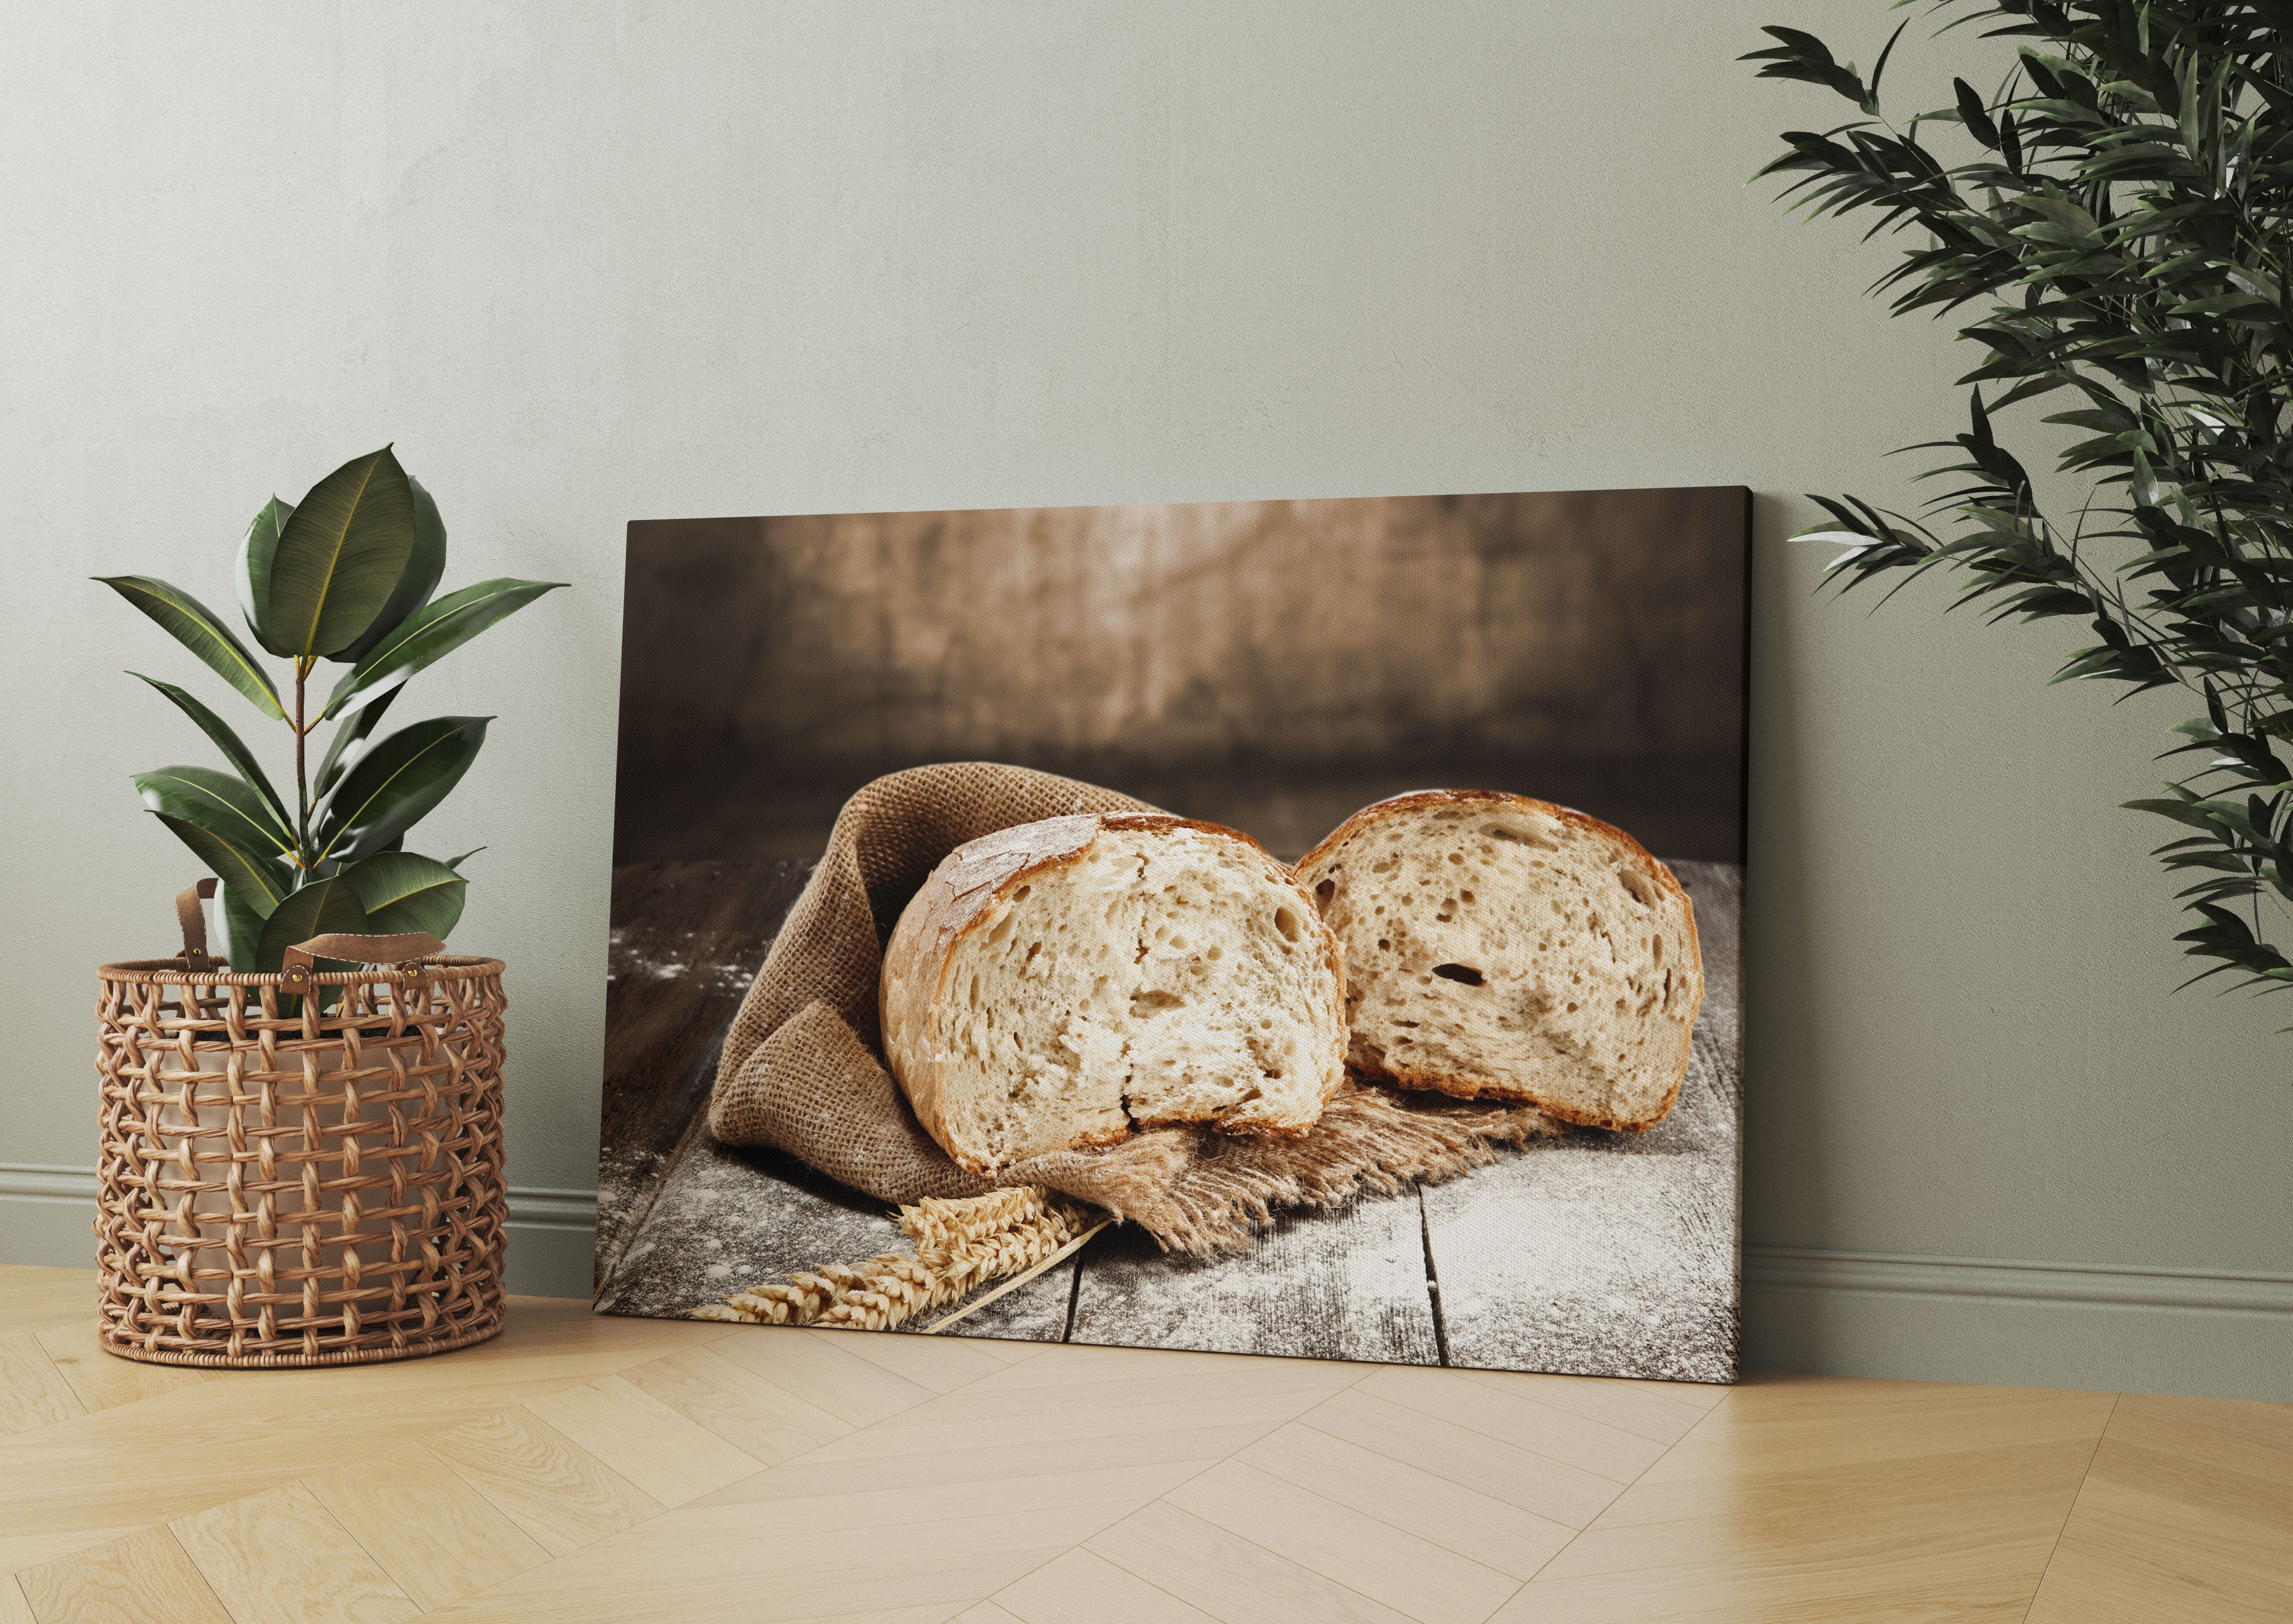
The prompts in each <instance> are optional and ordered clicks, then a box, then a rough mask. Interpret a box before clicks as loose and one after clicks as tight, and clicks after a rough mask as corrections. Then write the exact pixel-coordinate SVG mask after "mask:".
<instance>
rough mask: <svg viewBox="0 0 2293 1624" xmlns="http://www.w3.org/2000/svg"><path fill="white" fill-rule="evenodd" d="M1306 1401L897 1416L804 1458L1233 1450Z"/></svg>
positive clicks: (1291, 1396) (1274, 1397) (1282, 1397)
mask: <svg viewBox="0 0 2293 1624" xmlns="http://www.w3.org/2000/svg"><path fill="white" fill-rule="evenodd" d="M1312 1401H1313V1395H1311V1394H1310V1393H1309V1394H1298V1393H1270V1394H1266V1395H1263V1396H1260V1397H1253V1398H1238V1399H1220V1400H1210V1401H1204V1402H1203V1403H1200V1404H1141V1405H1137V1406H1130V1405H1113V1404H1110V1405H1107V1406H1105V1407H1100V1408H1094V1409H1058V1410H1054V1411H1052V1412H1050V1413H1049V1414H1041V1413H1032V1412H1030V1413H1023V1414H1019V1415H1015V1416H1009V1417H983V1418H978V1419H952V1420H946V1421H942V1420H940V1419H939V1418H938V1417H936V1416H928V1415H926V1416H916V1417H909V1416H901V1417H895V1419H894V1420H892V1421H888V1422H886V1423H884V1424H883V1425H878V1426H871V1427H865V1428H863V1429H862V1430H861V1431H859V1432H856V1433H853V1434H851V1435H850V1436H849V1437H847V1438H839V1439H838V1440H837V1441H835V1442H834V1443H831V1444H827V1445H825V1446H823V1447H822V1448H820V1449H814V1451H813V1452H812V1453H811V1454H810V1455H808V1456H806V1457H805V1458H806V1460H814V1461H819V1460H870V1459H883V1458H887V1457H890V1456H895V1455H897V1456H908V1455H924V1454H931V1453H935V1452H938V1451H942V1450H950V1449H993V1448H997V1447H1010V1446H1015V1445H1025V1444H1052V1443H1068V1442H1085V1441H1112V1440H1115V1439H1122V1438H1130V1437H1136V1436H1139V1435H1141V1434H1153V1433H1167V1432H1194V1431H1199V1430H1202V1429H1204V1428H1232V1429H1237V1430H1238V1431H1240V1432H1241V1433H1244V1434H1246V1435H1245V1436H1243V1437H1242V1438H1240V1439H1239V1440H1238V1441H1237V1443H1236V1448H1239V1447H1240V1446H1241V1444H1243V1443H1247V1442H1249V1441H1251V1439H1253V1438H1256V1437H1258V1436H1260V1434H1262V1433H1268V1432H1271V1431H1272V1430H1273V1429H1274V1428H1275V1427H1276V1426H1279V1425H1281V1424H1282V1423H1283V1422H1284V1421H1288V1420H1291V1419H1292V1418H1293V1417H1296V1416H1297V1415H1298V1414H1299V1412H1300V1411H1301V1410H1303V1409H1307V1408H1308V1407H1309V1405H1310V1404H1311V1403H1312Z"/></svg>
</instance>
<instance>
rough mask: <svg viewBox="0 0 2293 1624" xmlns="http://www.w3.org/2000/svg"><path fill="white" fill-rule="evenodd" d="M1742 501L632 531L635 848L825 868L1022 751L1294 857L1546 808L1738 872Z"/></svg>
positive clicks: (1500, 500)
mask: <svg viewBox="0 0 2293 1624" xmlns="http://www.w3.org/2000/svg"><path fill="white" fill-rule="evenodd" d="M1748 533H1749V493H1748V492H1747V491H1745V490H1744V489H1743V488H1742V487H1740V486H1714V487H1706V488H1699V489H1692V490H1667V491H1570V492H1562V493H1556V494H1544V495H1527V496H1454V497H1392V498H1364V499H1346V500H1333V501H1309V502H1223V503H1197V504H1187V505H1165V506H1156V507H1136V508H1011V509H1002V510H982V511H977V512H967V513H907V514H852V515H839V516H824V517H816V518H757V519H695V520H660V521H650V522H644V523H639V524H631V525H630V526H629V556H628V596H627V599H626V603H625V605H624V616H625V619H624V630H623V634H622V650H621V718H620V785H619V799H618V801H617V803H616V816H615V822H614V861H615V862H616V863H617V864H619V863H630V862H640V861H647V860H654V859H675V858H695V859H709V858H740V857H816V856H817V855H819V852H820V849H821V848H822V844H823V842H824V840H825V839H826V836H827V832H828V827H829V824H830V823H831V821H832V820H833V818H834V816H835V814H836V809H837V808H838V807H839V805H840V804H841V803H842V802H843V800H844V798H845V797H846V796H847V795H848V794H850V793H851V792H852V791H853V790H855V788H857V787H858V786H859V785H861V784H864V783H866V782H867V781H868V780H869V779H871V778H872V777H875V776H876V775H879V774H881V773H887V772H890V771H893V770H895V768H899V767H914V766H918V765H920V764H923V763H926V762H931V761H951V760H995V761H1012V762H1017V763H1019V764H1021V765H1024V766H1028V767H1041V768H1044V769H1046V770H1048V771H1051V772H1057V773H1064V774H1066V775H1070V776H1073V777H1077V778H1084V779H1089V780H1090V781H1092V782H1094V783H1098V784H1107V785H1110V786H1112V787H1114V788H1115V789H1119V790H1122V791H1125V792H1129V793H1130V794H1132V795H1136V796H1138V797H1139V798H1141V799H1142V800H1148V801H1151V802H1153V803H1155V805H1157V806H1160V807H1163V808H1167V809H1169V810H1171V811H1174V812H1182V813H1186V814H1187V815H1189V816H1195V817H1205V818H1209V819H1211V820H1213V821H1215V822H1218V823H1222V824H1231V825H1233V826H1234V827H1236V828H1238V829H1242V830H1244V831H1247V832H1249V833H1251V834H1253V835H1255V836H1257V837H1258V838H1259V840H1261V841H1263V842H1264V843H1265V844H1266V846H1267V847H1268V849H1271V850H1272V851H1274V852H1275V853H1276V855H1277V856H1280V857H1285V858H1294V857H1298V856H1299V855H1300V853H1302V852H1303V851H1304V850H1306V849H1308V848H1309V847H1310V846H1312V845H1313V844H1314V843H1315V842H1316V841H1317V840H1320V839H1321V837H1322V836H1323V835H1325V834H1326V833H1327V832H1329V831H1330V830H1331V829H1332V828H1333V827H1334V826H1335V825H1336V824H1338V823H1339V822H1340V821H1341V820H1342V819H1343V818H1344V817H1345V816H1346V815H1347V814H1349V813H1350V812H1352V811H1354V810H1355V809H1356V808H1358V807H1361V806H1363V805H1365V803H1367V802H1369V801H1372V800H1376V799H1378V798H1379V797H1381V796H1384V795H1390V794H1394V793H1397V792H1400V791H1404V790H1412V789H1426V788H1436V787H1471V788H1479V789H1498V790H1512V791H1517V792H1521V793H1524V794H1528V795H1535V796H1537V797H1540V798H1542V799H1544V800H1557V801H1560V802H1562V803H1564V804H1566V805H1568V806H1572V807H1576V808H1582V809H1583V810H1584V811H1587V812H1590V813H1592V814H1593V815H1594V816H1599V817H1603V818H1606V819H1608V821H1609V822H1611V823H1614V824H1619V825H1621V826H1622V827H1623V828H1625V829H1626V830H1628V831H1630V832H1632V833H1633V835H1635V836H1636V837H1638V838H1639V839H1640V840H1641V843H1642V844H1644V845H1646V846H1648V847H1649V849H1651V850H1653V851H1655V852H1656V853H1657V855H1658V856H1660V857H1694V858H1707V859H1717V860H1721V861H1728V862H1735V861H1740V860H1741V856H1742V848H1743V814H1742V807H1743V759H1744V625H1745V610H1744V605H1745V589H1746V557H1747V553H1748V540H1747V538H1748Z"/></svg>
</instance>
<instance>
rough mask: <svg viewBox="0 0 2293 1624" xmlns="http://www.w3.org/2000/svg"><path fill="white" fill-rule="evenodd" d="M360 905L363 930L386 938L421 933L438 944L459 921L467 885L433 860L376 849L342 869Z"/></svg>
mask: <svg viewBox="0 0 2293 1624" xmlns="http://www.w3.org/2000/svg"><path fill="white" fill-rule="evenodd" d="M343 878H344V880H345V881H348V882H349V884H350V888H351V889H352V890H354V891H356V892H357V893H358V898H359V901H360V903H361V905H363V906H364V907H365V909H366V914H367V921H368V928H369V930H376V931H379V932H381V933H383V934H385V935H396V934H398V933H399V932H401V931H405V930H425V931H427V932H429V933H430V934H431V935H432V936H434V937H436V938H438V939H439V940H440V941H444V940H445V939H446V933H447V932H448V931H450V930H452V929H453V928H454V924H455V922H456V921H458V920H459V919H460V918H461V917H462V901H463V897H464V896H465V894H466V893H467V892H468V890H469V889H470V882H469V881H467V880H465V879H463V878H462V876H461V875H459V874H458V873H455V872H454V871H453V870H452V869H451V868H450V867H448V866H447V865H445V864H443V863H441V862H440V861H438V859H437V858H435V857H420V856H417V854H415V853H413V852H410V851H378V852H377V853H376V854H375V855H374V856H372V857H368V858H366V859H365V860H364V861H362V862H359V863H353V864H352V865H351V866H350V867H348V868H346V869H344V870H343Z"/></svg>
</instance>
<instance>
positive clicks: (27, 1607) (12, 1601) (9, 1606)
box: [0, 1573, 39, 1624]
mask: <svg viewBox="0 0 2293 1624" xmlns="http://www.w3.org/2000/svg"><path fill="white" fill-rule="evenodd" d="M0 1624H39V1621H38V1620H36V1619H35V1618H33V1617H32V1604H31V1603H29V1602H28V1601H26V1600H25V1599H24V1588H23V1587H22V1586H21V1585H19V1584H18V1583H17V1582H16V1579H15V1575H13V1574H12V1573H0Z"/></svg>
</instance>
